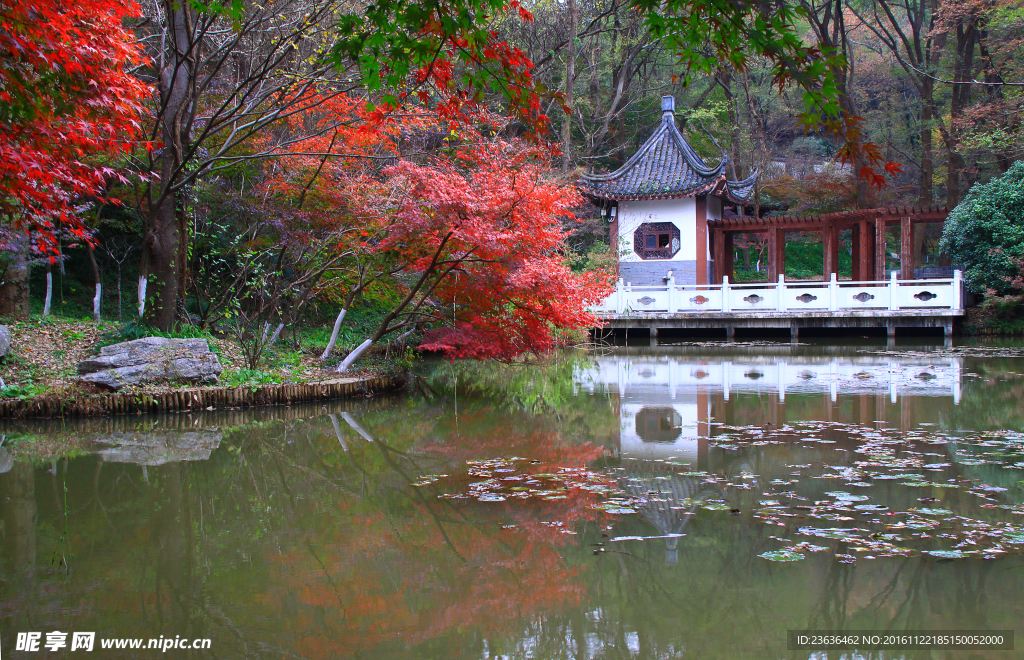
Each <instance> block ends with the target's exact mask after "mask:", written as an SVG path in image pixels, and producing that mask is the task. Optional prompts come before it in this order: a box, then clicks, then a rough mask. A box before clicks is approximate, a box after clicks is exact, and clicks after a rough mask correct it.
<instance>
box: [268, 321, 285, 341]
mask: <svg viewBox="0 0 1024 660" xmlns="http://www.w3.org/2000/svg"><path fill="white" fill-rule="evenodd" d="M282 330H284V323H278V324H277V329H276V330H274V334H272V335H270V341H269V342H268V343H269V345H271V346H273V345H274V344H276V343H277V340H278V338H279V337H280V336H281V331H282Z"/></svg>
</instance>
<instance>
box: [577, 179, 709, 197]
mask: <svg viewBox="0 0 1024 660" xmlns="http://www.w3.org/2000/svg"><path fill="white" fill-rule="evenodd" d="M719 184H720V181H719V180H715V181H710V182H708V183H706V184H704V185H700V186H694V187H692V188H688V189H685V190H665V191H651V192H649V193H648V192H640V193H635V194H620V193H601V192H598V191H595V190H591V189H589V188H583V187H582V186H581V187H580V192H582V193H583V194H584V195H585V196H587V197H590V198H592V199H601V200H607V201H614V202H635V201H641V200H648V199H685V198H687V197H695V196H697V195H706V194H708V193H710V192H712V191H713V190H714V189H715V188H716V187H717V186H718V185H719Z"/></svg>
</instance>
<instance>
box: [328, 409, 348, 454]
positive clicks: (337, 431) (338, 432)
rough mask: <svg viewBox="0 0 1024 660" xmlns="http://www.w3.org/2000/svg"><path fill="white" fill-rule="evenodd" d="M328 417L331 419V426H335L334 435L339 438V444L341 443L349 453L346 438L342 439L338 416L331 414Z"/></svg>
mask: <svg viewBox="0 0 1024 660" xmlns="http://www.w3.org/2000/svg"><path fill="white" fill-rule="evenodd" d="M328 417H330V418H331V424H333V425H334V435H335V436H336V437H337V438H338V442H340V443H341V448H342V449H344V450H345V451H348V445H347V444H345V438H343V437H341V426H340V425H339V424H338V416H337V415H335V414H334V413H331V414H329V415H328Z"/></svg>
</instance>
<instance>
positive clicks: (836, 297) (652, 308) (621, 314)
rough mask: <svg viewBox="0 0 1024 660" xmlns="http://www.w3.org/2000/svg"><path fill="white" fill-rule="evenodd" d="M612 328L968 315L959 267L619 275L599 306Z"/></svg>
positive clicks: (949, 325)
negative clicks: (730, 276)
mask: <svg viewBox="0 0 1024 660" xmlns="http://www.w3.org/2000/svg"><path fill="white" fill-rule="evenodd" d="M594 312H595V313H596V314H597V316H598V317H599V318H600V319H601V321H602V325H603V327H604V328H606V329H612V330H614V329H631V328H642V329H647V330H649V331H650V332H651V336H652V337H656V336H657V331H658V329H715V328H719V329H724V330H725V331H726V335H727V337H729V338H731V337H732V335H733V332H734V330H735V329H737V328H744V329H755V328H763V329H788V330H790V332H791V333H792V336H793V338H794V339H795V338H796V335H797V334H798V333H799V331H800V329H802V328H834V329H838V328H885V329H886V331H887V333H888V334H889V336H893V335H894V334H895V332H896V328H897V327H900V328H942V329H943V331H944V334H945V335H946V336H947V337H948V336H951V335H952V332H953V321H954V320H955V319H956V318H957V317H959V316H962V315H963V294H962V283H961V277H960V272H959V271H957V272H956V273H954V276H953V277H952V278H938V279H928V280H899V279H897V278H896V277H895V274H894V276H893V277H892V278H891V279H889V280H884V281H872V282H846V281H843V282H840V281H838V280H836V279H835V277H834V276H833V279H832V280H831V281H829V282H786V281H785V279H784V278H782V277H780V278H779V281H778V283H772V284H767V283H755V284H732V283H730V282H729V281H728V280H726V281H725V282H724V283H723V284H720V285H677V284H675V283H674V282H673V281H672V278H671V277H668V278H666V283H665V285H664V286H660V287H649V286H648V287H634V286H630V285H629V284H624V283H623V282H622V280H619V282H618V285H617V287H616V290H615V291H614V292H613V293H612V294H611V295H610V296H608V298H607V299H605V301H604V302H603V303H602V304H601V305H599V306H597V307H595V308H594Z"/></svg>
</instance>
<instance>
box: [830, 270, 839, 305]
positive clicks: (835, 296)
mask: <svg viewBox="0 0 1024 660" xmlns="http://www.w3.org/2000/svg"><path fill="white" fill-rule="evenodd" d="M838 278H839V276H838V274H837V273H832V279H831V280H829V283H828V311H830V312H834V311H836V310H837V309H839V279H838Z"/></svg>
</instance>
